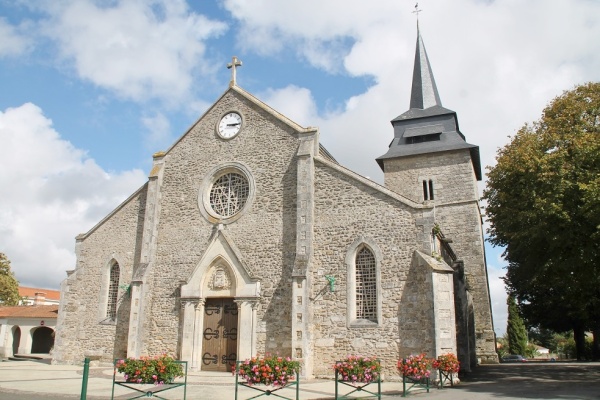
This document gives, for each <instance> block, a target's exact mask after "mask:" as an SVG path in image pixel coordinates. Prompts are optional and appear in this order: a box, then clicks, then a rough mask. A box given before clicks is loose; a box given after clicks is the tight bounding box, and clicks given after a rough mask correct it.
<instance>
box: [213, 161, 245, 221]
mask: <svg viewBox="0 0 600 400" xmlns="http://www.w3.org/2000/svg"><path fill="white" fill-rule="evenodd" d="M249 194H250V185H249V183H248V180H247V179H246V177H245V176H243V175H241V174H238V173H235V172H231V173H228V174H225V175H222V176H221V177H219V179H217V180H216V181H215V183H213V185H212V187H211V189H210V195H209V201H210V207H211V208H212V210H213V211H214V212H215V213H216V214H217V215H219V216H221V217H231V216H232V215H234V214H236V213H238V212H239V211H241V209H242V208H244V205H245V204H246V201H248V196H249Z"/></svg>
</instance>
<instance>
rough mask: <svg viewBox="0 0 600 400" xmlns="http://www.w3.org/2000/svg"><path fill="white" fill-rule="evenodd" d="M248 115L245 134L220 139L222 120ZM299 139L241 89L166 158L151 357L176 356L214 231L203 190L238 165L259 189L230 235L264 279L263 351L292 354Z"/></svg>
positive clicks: (148, 324)
mask: <svg viewBox="0 0 600 400" xmlns="http://www.w3.org/2000/svg"><path fill="white" fill-rule="evenodd" d="M232 110H236V111H238V112H240V113H241V114H242V116H243V119H244V123H243V127H242V130H241V132H240V133H239V134H238V135H237V136H236V137H235V138H233V139H231V140H222V139H220V138H218V137H217V134H216V131H215V126H216V125H217V122H218V121H219V119H220V118H221V116H222V115H223V114H225V113H226V112H229V111H232ZM297 135H298V134H297V133H296V132H295V131H294V130H293V129H291V128H290V127H289V126H287V125H285V124H283V123H280V122H276V121H275V122H274V119H273V117H272V115H270V114H268V113H267V112H266V111H264V110H263V109H262V108H261V107H259V106H257V105H256V104H254V103H251V102H249V101H248V100H247V99H245V98H244V97H243V96H240V95H239V94H237V93H236V92H234V91H229V92H227V93H226V94H225V95H224V97H223V98H222V99H221V100H220V101H218V102H217V103H216V104H215V105H214V106H213V107H212V108H211V109H209V110H208V111H207V113H206V114H205V115H204V116H203V117H202V118H201V119H200V120H199V121H198V122H197V123H196V124H195V125H194V126H193V127H192V128H191V129H190V130H189V131H188V132H187V133H186V134H185V135H184V136H183V137H182V138H181V139H180V140H179V141H178V142H177V143H176V144H175V145H174V146H173V147H172V148H171V149H170V150H169V151H168V152H167V154H166V156H165V158H164V171H163V181H162V187H161V194H160V202H161V204H160V209H161V212H160V216H159V228H158V237H157V248H156V254H157V256H156V258H155V260H154V262H153V267H152V269H151V271H150V273H151V275H150V276H148V277H147V279H148V285H149V286H150V287H151V288H152V291H151V298H150V299H149V302H148V304H146V307H147V309H150V310H152V311H151V312H147V313H146V314H145V315H146V317H145V318H146V320H145V323H144V327H145V328H144V332H145V338H144V339H143V342H144V344H145V345H144V348H143V349H142V352H143V353H145V354H154V353H160V352H163V351H167V352H174V351H175V350H176V349H177V342H178V338H179V333H180V332H179V330H180V321H179V314H180V310H179V302H178V288H179V286H180V285H181V282H183V281H186V280H187V279H188V278H189V276H190V275H191V273H192V271H193V270H194V268H195V267H196V265H197V264H198V262H199V261H200V258H201V256H202V254H203V253H204V251H205V250H206V246H207V244H208V240H209V238H210V236H211V234H212V232H213V229H214V228H215V225H214V223H212V222H211V221H209V220H207V218H206V217H205V216H203V215H202V213H201V212H200V210H199V207H203V205H202V204H200V205H199V201H198V197H199V191H200V190H201V184H202V182H203V180H204V179H205V177H206V176H207V174H209V172H210V171H211V170H213V169H214V168H215V167H217V166H219V165H223V164H226V163H231V162H236V163H241V164H243V165H245V166H246V167H247V169H248V170H249V171H250V174H251V175H252V178H253V179H254V182H255V185H256V195H255V199H254V202H253V203H252V204H251V205H250V207H249V208H248V209H247V210H246V211H244V213H243V215H242V216H241V217H240V218H239V219H237V220H236V221H235V222H232V223H230V224H227V225H225V226H224V228H223V229H224V231H225V232H226V233H227V235H228V237H229V238H231V240H232V241H233V242H234V244H235V245H236V246H237V248H238V250H239V251H240V253H241V256H242V258H243V259H242V261H243V262H244V263H245V264H246V266H247V267H248V269H249V270H250V272H251V273H252V274H253V275H254V276H256V277H257V278H259V279H260V280H261V289H262V293H261V294H262V298H261V306H260V308H259V310H258V319H259V324H258V327H257V330H258V341H257V350H258V352H259V353H261V354H264V353H265V352H271V353H279V354H282V355H291V343H290V340H291V327H290V324H291V323H290V321H291V315H290V304H291V301H292V300H291V271H292V268H293V263H294V255H295V232H296V227H295V224H296V215H295V195H296V169H295V165H296V163H295V162H294V157H295V154H296V151H297V148H298V145H299V140H298V138H297Z"/></svg>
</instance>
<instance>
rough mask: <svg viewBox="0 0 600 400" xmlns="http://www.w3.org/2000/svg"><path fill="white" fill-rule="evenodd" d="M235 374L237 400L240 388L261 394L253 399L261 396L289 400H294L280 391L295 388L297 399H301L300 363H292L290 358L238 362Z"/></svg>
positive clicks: (267, 358)
mask: <svg viewBox="0 0 600 400" xmlns="http://www.w3.org/2000/svg"><path fill="white" fill-rule="evenodd" d="M233 373H234V375H235V399H236V400H237V399H238V388H239V387H240V386H243V387H247V388H249V389H253V390H256V391H258V392H260V394H259V395H257V396H254V397H252V399H255V398H257V397H261V396H275V397H279V398H280V399H287V400H292V399H291V398H289V397H285V396H283V395H281V392H279V391H280V390H282V389H285V388H291V387H294V386H295V388H296V393H295V399H296V400H299V399H300V363H299V362H298V361H292V360H291V359H290V358H289V357H288V358H283V357H265V358H261V359H259V358H257V357H253V358H251V359H249V360H245V361H237V362H236V366H235V369H234V371H233ZM240 379H241V380H240ZM257 385H259V386H257ZM277 392H279V393H277Z"/></svg>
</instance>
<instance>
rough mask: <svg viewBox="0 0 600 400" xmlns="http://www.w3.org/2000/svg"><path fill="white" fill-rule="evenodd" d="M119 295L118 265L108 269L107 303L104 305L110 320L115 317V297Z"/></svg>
mask: <svg viewBox="0 0 600 400" xmlns="http://www.w3.org/2000/svg"><path fill="white" fill-rule="evenodd" d="M118 294H119V264H114V265H113V266H112V267H111V268H110V278H109V282H108V303H107V305H106V316H107V317H108V318H110V319H111V320H114V319H115V318H116V317H117V300H118V299H117V296H118Z"/></svg>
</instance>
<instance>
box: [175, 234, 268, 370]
mask: <svg viewBox="0 0 600 400" xmlns="http://www.w3.org/2000/svg"><path fill="white" fill-rule="evenodd" d="M259 304H260V281H259V280H258V279H257V278H256V277H254V276H253V275H252V274H250V273H249V271H248V268H247V267H246V266H245V264H244V263H243V262H242V261H241V256H240V252H239V251H238V250H237V248H236V247H235V246H234V245H233V242H232V241H231V239H230V238H228V236H227V235H226V234H225V232H223V228H222V227H219V228H218V229H217V230H216V231H215V232H214V234H213V237H212V238H211V240H210V242H209V244H208V247H207V249H206V251H205V252H204V254H203V255H202V257H201V259H200V261H199V263H198V264H197V265H196V268H194V270H193V271H192V273H191V275H190V276H189V277H188V279H187V280H186V281H185V283H182V285H181V320H180V321H181V336H180V355H181V359H182V360H185V361H189V362H190V364H191V370H192V371H198V370H208V371H227V372H229V371H231V366H233V365H234V364H235V360H236V359H238V360H243V359H246V358H249V357H251V356H252V355H253V354H255V352H256V339H257V335H256V332H257V308H258V306H259Z"/></svg>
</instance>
